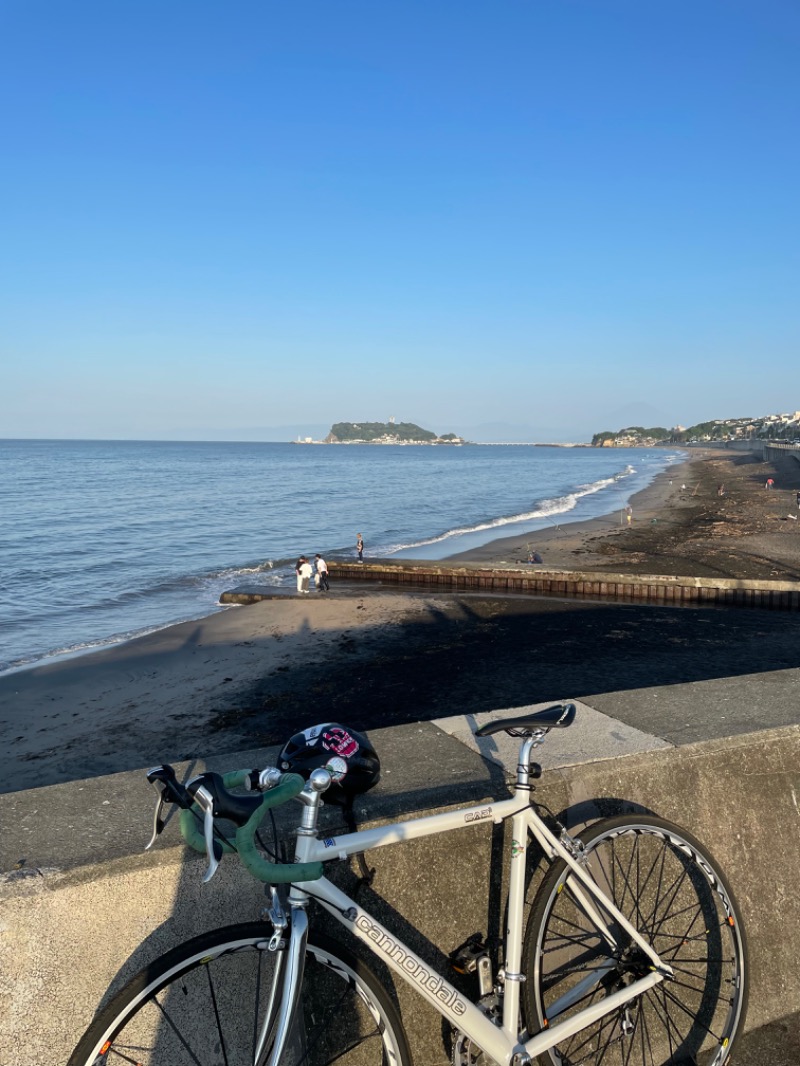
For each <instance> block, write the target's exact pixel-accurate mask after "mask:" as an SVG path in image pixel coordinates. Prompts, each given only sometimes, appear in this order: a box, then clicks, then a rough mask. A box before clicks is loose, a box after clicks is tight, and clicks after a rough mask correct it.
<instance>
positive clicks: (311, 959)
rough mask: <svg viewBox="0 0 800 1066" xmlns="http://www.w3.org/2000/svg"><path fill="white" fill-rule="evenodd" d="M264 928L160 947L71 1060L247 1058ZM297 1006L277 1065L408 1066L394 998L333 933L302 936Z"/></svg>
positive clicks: (166, 1065) (271, 965) (252, 926)
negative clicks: (303, 946)
mask: <svg viewBox="0 0 800 1066" xmlns="http://www.w3.org/2000/svg"><path fill="white" fill-rule="evenodd" d="M271 933H272V928H271V926H269V925H265V924H264V923H256V922H253V923H249V924H243V925H232V926H228V927H227V928H225V929H217V930H214V931H213V932H210V933H205V934H203V935H201V936H199V937H196V938H195V939H193V940H190V941H188V942H187V943H185V944H182V945H180V946H179V947H177V948H175V949H173V950H172V951H170V952H167V954H165V955H163V956H162V957H161V958H160V959H157V960H156V961H155V962H153V963H151V964H150V965H149V966H147V967H146V968H145V969H144V970H142V971H141V973H139V974H137V976H136V977H134V978H133V979H132V980H131V981H130V982H129V984H127V985H126V986H125V987H124V988H123V989H122V990H121V991H120V992H119V993H118V994H117V995H116V996H115V997H114V998H113V999H112V1000H111V1001H110V1002H109V1003H108V1004H107V1005H106V1006H105V1007H104V1008H103V1010H102V1011H101V1012H100V1013H99V1014H98V1016H97V1017H96V1018H95V1020H94V1021H93V1022H92V1024H91V1025H90V1027H89V1029H88V1030H87V1032H86V1033H85V1034H84V1036H83V1037H82V1039H81V1040H80V1042H79V1044H78V1046H77V1047H76V1049H75V1051H74V1052H73V1053H72V1057H71V1058H70V1060H69V1064H68V1066H130V1064H137V1066H184V1064H186V1066H189V1064H191V1066H253V1063H254V1056H255V1049H256V1046H257V1042H258V1036H259V1032H260V1023H261V1021H262V1019H263V1016H264V1013H265V1011H266V1008H267V1004H268V1002H269V997H270V993H271V991H272V987H273V979H274V977H275V970H276V953H275V952H271V951H269V949H268V944H269V940H270V936H271ZM301 1007H302V1011H298V1013H299V1014H301V1015H302V1022H300V1021H298V1022H297V1023H296V1025H295V1032H294V1033H293V1034H292V1036H291V1037H290V1042H289V1047H287V1049H286V1053H285V1054H284V1055H283V1057H282V1060H281V1066H328V1064H330V1063H333V1062H336V1063H337V1066H339V1064H341V1066H410V1062H411V1057H410V1054H409V1050H408V1044H407V1041H406V1036H405V1033H404V1031H403V1026H402V1023H401V1021H400V1017H399V1015H398V1013H397V1010H396V1009H395V1007H394V1004H393V1003H392V1001H391V1000H390V999H389V997H388V995H387V993H386V992H385V991H384V989H383V988H382V987H381V985H380V983H379V981H378V979H377V978H376V977H375V975H374V974H373V973H372V972H371V971H370V970H369V969H368V968H367V967H366V966H365V965H364V964H363V963H362V962H361V961H360V960H359V959H356V958H355V956H353V955H351V954H350V953H349V952H347V951H345V950H344V949H343V948H342V947H340V945H338V944H337V943H335V941H332V940H328V939H327V938H323V937H318V936H315V937H314V938H313V940H311V939H309V943H308V946H307V949H306V965H305V976H304V980H303V992H302V998H301ZM263 1061H265V1062H266V1061H267V1057H265V1058H264V1060H263ZM259 1066H260V1064H259Z"/></svg>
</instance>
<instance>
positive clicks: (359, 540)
mask: <svg viewBox="0 0 800 1066" xmlns="http://www.w3.org/2000/svg"><path fill="white" fill-rule="evenodd" d="M356 551H357V552H358V561H359V562H360V563H363V562H364V538H363V537H362V536H361V534H360V533H356Z"/></svg>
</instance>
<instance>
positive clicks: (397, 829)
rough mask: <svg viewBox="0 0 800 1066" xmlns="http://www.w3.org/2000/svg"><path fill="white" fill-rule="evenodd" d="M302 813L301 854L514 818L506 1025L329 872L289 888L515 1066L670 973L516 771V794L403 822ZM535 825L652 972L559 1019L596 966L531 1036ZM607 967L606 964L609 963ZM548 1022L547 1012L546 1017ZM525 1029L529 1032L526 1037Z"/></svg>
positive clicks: (297, 943)
mask: <svg viewBox="0 0 800 1066" xmlns="http://www.w3.org/2000/svg"><path fill="white" fill-rule="evenodd" d="M521 761H522V760H521ZM304 813H305V814H308V815H311V817H310V818H309V819H305V818H304V823H306V825H305V828H303V827H301V828H300V829H299V830H298V836H297V847H296V856H295V857H296V861H298V862H312V861H315V860H321V861H323V862H330V861H332V860H334V859H346V858H348V857H349V856H351V855H354V854H356V853H358V852H365V851H371V850H373V849H376V848H380V847H385V846H386V845H389V844H395V843H400V842H403V841H408V840H415V839H419V838H421V837H426V836H433V835H436V834H438V833H447V832H451V831H453V830H456V829H463V828H466V827H469V826H474V825H475V824H476V823H480V822H484V823H486V824H489V823H494V824H500V823H501V822H505V821H506V820H508V819H510V820H511V831H512V839H513V842H514V846H513V847H512V848H511V856H510V859H509V863H510V876H509V898H508V928H507V931H506V942H505V956H504V965H505V990H504V996H503V1019H502V1025H500V1026H498V1025H495V1024H494V1022H493V1021H491V1019H490V1018H489V1017H488V1016H487V1015H486V1014H485V1013H484V1012H483V1011H482V1010H481V1009H480V1008H479V1007H478V1006H476V1005H475V1004H474V1003H472V1002H470V1001H469V1000H467V999H466V998H465V997H464V996H463V995H462V993H461V992H459V991H458V990H457V989H456V988H454V986H453V985H451V984H450V983H449V982H448V981H447V980H446V979H445V978H444V977H442V976H441V975H440V974H438V973H436V972H435V971H433V970H432V969H431V967H430V965H429V964H427V963H425V962H423V961H422V959H420V958H419V956H418V955H416V954H415V953H414V952H413V951H412V950H411V948H409V947H408V946H407V945H405V944H404V943H403V942H402V941H401V940H400V939H399V938H398V937H397V936H395V935H394V934H393V933H391V932H390V931H389V930H387V929H386V928H384V926H383V925H381V923H380V922H378V921H377V920H376V919H375V918H373V917H372V916H371V915H370V914H369V913H368V912H367V911H366V910H365V909H364V908H363V907H361V906H359V905H358V904H357V903H356V902H355V901H354V900H352V899H351V898H350V897H349V896H347V895H346V894H345V893H344V892H342V891H341V890H340V889H338V888H337V887H336V886H335V885H333V884H332V883H331V882H330V881H329V880H328V879H327V878H324V877H323V878H321V879H320V880H318V881H308V882H302V883H298V884H296V885H294V886H293V887H292V889H291V891H290V893H289V903H290V904H291V906H292V908H293V914H297V911H298V909H302V908H303V907H304V906H305V904H306V902H307V900H308V898H313V899H315V900H317V902H319V903H320V904H321V905H322V906H323V907H324V908H325V909H326V910H327V911H328V912H329V913H330V914H332V915H333V916H334V917H335V918H336V919H337V920H338V921H340V922H341V923H342V925H344V926H345V927H346V928H347V929H349V930H350V932H351V933H352V934H353V935H354V936H355V937H356V938H357V939H358V940H359V941H361V942H362V943H363V944H365V945H366V946H367V947H368V948H369V949H370V951H372V952H373V953H374V954H375V955H376V956H377V957H378V958H380V959H382V960H383V961H384V962H385V963H386V964H387V965H388V966H389V967H390V968H391V969H392V970H393V971H394V972H395V973H396V974H398V975H399V976H400V977H402V978H403V980H404V981H406V983H408V984H409V985H410V986H411V987H412V988H414V989H415V990H416V991H417V992H418V993H419V994H420V995H421V996H422V997H423V998H424V999H425V1000H427V1002H428V1003H430V1004H431V1006H433V1007H434V1008H435V1009H436V1010H437V1011H438V1012H439V1013H440V1014H442V1015H443V1016H444V1017H445V1018H447V1020H448V1021H449V1022H450V1023H451V1024H452V1025H453V1026H454V1027H455V1028H456V1029H460V1030H462V1031H463V1032H464V1033H466V1035H467V1036H468V1037H469V1039H470V1040H471V1041H473V1042H474V1043H475V1044H476V1045H477V1046H478V1047H480V1048H481V1049H482V1050H483V1051H484V1052H485V1053H486V1054H487V1055H489V1056H490V1058H492V1059H493V1060H494V1061H495V1062H498V1063H501V1064H502V1066H514V1064H515V1063H516V1062H520V1061H523V1060H524V1059H525V1058H528V1059H534V1058H535V1057H536V1056H537V1055H540V1054H542V1053H543V1052H545V1051H547V1050H548V1049H550V1048H552V1047H554V1046H555V1045H556V1044H558V1043H560V1042H562V1041H563V1040H565V1039H567V1038H568V1037H570V1036H572V1035H574V1034H575V1033H577V1032H580V1031H581V1030H582V1029H585V1028H587V1027H588V1026H589V1025H591V1024H593V1023H594V1022H596V1021H597V1020H598V1019H600V1018H602V1017H604V1016H605V1015H607V1014H611V1013H613V1012H614V1011H615V1010H616V1009H617V1008H618V1007H620V1006H622V1005H624V1004H625V1003H627V1002H629V1001H630V1000H632V999H634V998H636V997H637V996H639V995H641V994H642V993H644V992H646V991H647V990H648V989H650V988H652V987H654V986H655V985H656V984H658V983H659V982H661V981H663V980H664V979H665V978H668V977H671V976H672V972H673V971H672V969H671V967H670V966H668V965H667V964H666V963H664V962H662V960H661V959H660V958H659V956H658V955H657V954H656V952H654V951H653V949H652V948H651V947H650V945H649V944H648V943H647V942H646V941H645V940H644V939H643V938H642V937H641V936H640V934H639V932H638V931H637V930H636V929H635V928H634V927H633V926H632V925H631V924H630V923H629V922H628V920H627V919H626V918H625V916H624V915H623V914H621V913H620V911H619V910H618V908H617V907H616V906H615V905H614V903H613V902H612V901H611V900H610V899H608V897H607V896H606V895H605V893H604V892H603V891H602V889H601V888H600V887H599V886H598V885H597V884H596V883H595V881H594V880H593V878H592V877H591V875H590V874H589V873H588V872H587V871H586V870H585V869H584V868H583V867H582V866H581V864H580V863H579V862H578V861H577V860H576V859H575V858H573V856H572V855H571V854H570V852H569V851H568V850H567V849H566V848H565V847H564V845H563V844H562V843H561V842H560V841H559V840H558V838H557V837H555V836H554V835H553V833H552V832H551V831H550V830H549V829H548V828H547V826H546V825H545V824H544V822H543V821H542V820H541V818H540V817H539V815H538V814H537V813H536V811H535V810H534V809H533V808H532V807H531V805H530V791H529V789H528V788H527V787H526V786H525V784H523V783H521V781H520V780H519V778H518V782H517V787H516V788H515V791H514V795H513V796H512V797H511V798H510V799H507V800H502V801H500V802H497V803H487V804H482V805H480V806H476V807H467V808H462V809H460V810H456V811H450V812H446V813H444V814H435V815H429V816H426V817H421V818H414V819H411V820H409V821H407V822H399V823H395V824H393V825H388V826H384V827H380V828H377V829H367V830H362V831H360V832H356V833H347V834H344V835H342V836H337V837H326V838H322V839H319V838H318V837H317V836H316V832H315V830H314V829H312V825H313V824H315V816H316V812H315V811H314V812H313V814H312V812H311V811H309V810H308V808H307V809H306V812H304ZM529 835H530V836H532V837H533V838H534V839H535V840H536V841H537V842H538V843H539V845H540V846H541V847H542V849H543V851H544V853H545V855H547V856H548V857H549V858H550V859H551V860H554V859H559V858H560V859H563V860H564V861H565V862H566V864H567V865H568V867H569V868H570V870H571V871H572V874H573V875H574V876H573V878H572V880H571V883H570V885H569V891H571V892H572V894H573V896H574V898H575V899H576V902H578V903H579V905H580V906H581V907H582V908H583V910H584V912H585V913H586V914H587V916H588V917H589V918H590V919H591V921H592V922H593V923H594V925H595V926H596V928H597V930H598V932H599V933H600V935H601V936H602V937H603V938H604V939H605V940H606V941H607V943H608V944H609V946H610V947H611V948H612V949H613V948H614V946H615V945H616V941H615V938H614V935H613V933H612V931H611V929H610V928H609V925H608V921H607V920H606V919H605V918H604V917H603V914H605V915H607V916H608V919H609V920H613V921H614V922H616V923H617V925H618V926H619V927H620V928H622V929H623V930H624V931H625V932H626V933H627V934H628V936H630V937H631V938H632V940H633V941H634V942H635V943H636V944H637V945H638V946H639V947H640V948H641V949H642V951H644V952H645V954H646V955H647V956H648V957H649V958H650V960H651V962H652V965H653V970H652V972H651V973H649V974H647V975H646V976H644V977H641V978H639V979H637V980H635V981H633V982H631V984H629V985H627V986H626V987H625V988H622V989H620V990H619V991H617V992H614V993H612V994H611V995H609V996H607V997H604V998H603V1000H602V1001H601V1002H599V1003H597V1004H592V1005H590V1006H588V1007H586V1008H584V1009H583V1010H581V1011H579V1012H578V1013H576V1014H574V1015H572V1016H571V1017H570V1018H568V1019H566V1020H565V1021H562V1022H558V1021H557V1020H556V1019H557V1018H558V1016H559V1015H560V1014H561V1013H563V1011H564V1010H566V1009H567V1008H568V1007H569V1006H570V1005H572V1004H573V1003H574V1002H576V1001H577V1000H578V999H580V998H581V997H582V996H583V995H585V994H586V992H587V991H588V990H589V989H590V988H591V987H592V986H593V985H594V984H596V983H598V982H599V981H600V979H601V977H602V975H603V973H604V972H605V971H604V970H603V969H602V968H598V971H597V972H596V973H595V974H592V975H589V977H587V978H584V980H583V981H581V982H580V983H579V984H577V985H576V986H575V987H574V988H573V989H571V990H570V991H569V992H568V993H566V995H565V996H563V997H562V998H561V999H560V1000H559V1001H558V1002H557V1003H555V1004H553V1005H552V1007H551V1009H550V1010H551V1016H552V1019H553V1022H554V1024H552V1023H550V1024H548V1025H547V1027H546V1028H544V1029H543V1030H542V1031H541V1032H540V1033H536V1034H534V1035H533V1036H529V1035H528V1034H521V1033H520V1010H519V1007H520V983H521V981H522V980H523V979H524V977H523V975H522V973H521V965H522V936H523V909H524V902H525V868H526V864H525V853H526V846H525V845H526V843H527V840H528V837H529ZM523 842H525V843H523ZM304 917H305V916H304ZM304 950H305V933H304V932H302V933H301V934H300V935H299V936H297V937H295V936H294V931H293V936H292V940H291V941H290V954H293V953H294V954H296V953H300V952H304ZM608 968H609V969H610V966H609V967H608ZM295 969H296V964H295ZM289 970H292V966H291V965H290V966H289ZM296 990H297V984H296V983H294V984H293V983H292V981H291V978H287V981H286V984H285V986H284V997H283V1005H282V1010H281V1018H280V1019H279V1026H280V1027H281V1028H282V1029H286V1028H287V1027H288V1025H289V1024H290V1022H291V1017H286V1015H293V1013H294V1010H295V1008H296V1001H297V994H296ZM548 1022H550V1020H549V1019H548ZM525 1037H527V1038H526V1039H524V1038H525Z"/></svg>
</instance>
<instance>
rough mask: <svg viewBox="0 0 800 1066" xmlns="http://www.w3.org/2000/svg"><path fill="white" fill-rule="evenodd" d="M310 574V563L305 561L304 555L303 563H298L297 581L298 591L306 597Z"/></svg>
mask: <svg viewBox="0 0 800 1066" xmlns="http://www.w3.org/2000/svg"><path fill="white" fill-rule="evenodd" d="M311 574H312V570H311V563H310V562H309V561H308V559H306V557H305V555H304V556H303V561H302V562H301V563H300V570H299V574H298V577H299V581H300V590H299V591H300V592H302V593H303V594H304V595H306V596H307V595H308V585H309V582H310V581H311Z"/></svg>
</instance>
